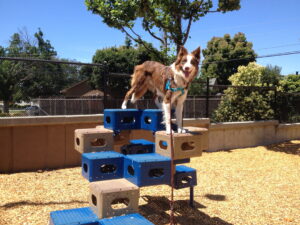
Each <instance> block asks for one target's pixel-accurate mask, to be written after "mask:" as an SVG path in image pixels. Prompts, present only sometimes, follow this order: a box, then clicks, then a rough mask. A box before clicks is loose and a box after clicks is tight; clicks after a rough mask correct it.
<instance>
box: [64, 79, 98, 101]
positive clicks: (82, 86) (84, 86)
mask: <svg viewBox="0 0 300 225" xmlns="http://www.w3.org/2000/svg"><path fill="white" fill-rule="evenodd" d="M60 93H61V94H63V95H64V96H65V97H66V98H82V97H83V98H87V97H103V96H104V93H103V92H102V91H100V90H98V89H93V88H92V86H91V85H90V83H89V81H88V79H86V80H83V81H80V82H78V83H76V84H73V85H72V86H71V87H68V88H65V89H63V90H61V91H60Z"/></svg>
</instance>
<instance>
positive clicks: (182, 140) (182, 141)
mask: <svg viewBox="0 0 300 225" xmlns="http://www.w3.org/2000/svg"><path fill="white" fill-rule="evenodd" d="M185 129H187V130H188V132H187V133H184V134H179V133H174V134H173V146H174V160H178V159H186V158H191V157H197V156H201V155H202V151H203V150H207V148H208V130H207V129H206V128H200V127H186V128H185ZM155 151H156V153H158V154H161V155H163V156H167V157H171V143H170V135H168V134H166V132H165V131H157V132H156V133H155Z"/></svg>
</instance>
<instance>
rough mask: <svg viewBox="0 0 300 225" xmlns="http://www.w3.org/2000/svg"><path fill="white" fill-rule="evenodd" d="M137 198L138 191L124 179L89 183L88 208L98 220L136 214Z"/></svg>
mask: <svg viewBox="0 0 300 225" xmlns="http://www.w3.org/2000/svg"><path fill="white" fill-rule="evenodd" d="M139 196H140V189H139V188H138V187H137V186H136V185H134V184H133V183H131V182H130V181H128V180H126V179H116V180H105V181H97V182H92V183H90V194H89V203H90V207H91V209H92V210H93V211H94V212H95V213H96V215H97V216H98V217H99V218H100V219H101V218H108V217H114V216H121V215H123V214H130V213H135V212H137V211H138V202H139Z"/></svg>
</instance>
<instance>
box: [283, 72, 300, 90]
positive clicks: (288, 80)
mask: <svg viewBox="0 0 300 225" xmlns="http://www.w3.org/2000/svg"><path fill="white" fill-rule="evenodd" d="M280 90H281V91H284V92H288V93H300V76H299V75H295V74H289V75H287V76H284V77H283V79H282V80H280Z"/></svg>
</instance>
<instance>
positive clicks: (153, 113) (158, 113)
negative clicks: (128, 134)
mask: <svg viewBox="0 0 300 225" xmlns="http://www.w3.org/2000/svg"><path fill="white" fill-rule="evenodd" d="M162 122H163V111H162V110H161V109H145V110H144V111H143V112H142V116H141V128H142V129H144V130H151V131H152V132H156V131H159V130H164V129H165V125H164V124H162Z"/></svg>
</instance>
